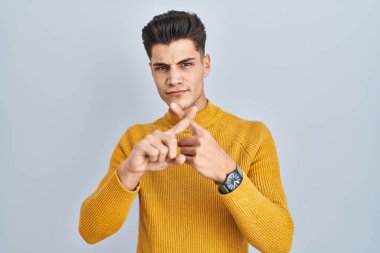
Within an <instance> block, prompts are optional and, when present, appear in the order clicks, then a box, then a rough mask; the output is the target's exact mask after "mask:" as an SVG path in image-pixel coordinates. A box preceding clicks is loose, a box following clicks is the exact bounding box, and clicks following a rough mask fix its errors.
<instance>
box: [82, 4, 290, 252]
mask: <svg viewBox="0 0 380 253" xmlns="http://www.w3.org/2000/svg"><path fill="white" fill-rule="evenodd" d="M142 38H143V42H144V46H145V49H146V52H147V54H148V57H149V59H150V63H149V64H150V68H151V73H152V75H153V78H154V81H155V84H156V87H157V90H158V93H159V95H160V97H161V98H162V100H163V101H164V102H165V103H166V104H167V105H168V106H169V108H168V111H167V112H166V114H165V115H163V116H162V117H161V118H159V119H157V120H155V121H154V122H152V123H149V124H136V125H133V126H130V127H129V128H128V129H127V130H126V131H125V133H124V134H123V135H122V136H121V138H120V140H119V142H118V143H117V145H116V147H115V149H114V151H113V153H112V156H111V160H110V165H109V168H108V171H107V174H106V175H105V176H104V178H103V179H102V181H101V182H100V184H99V186H98V187H97V189H96V191H95V192H94V193H92V194H91V195H90V196H88V197H87V198H86V199H85V200H84V202H83V204H82V206H81V210H80V220H79V232H80V234H81V236H82V237H83V238H84V240H85V241H86V242H88V243H90V244H94V243H97V242H99V241H101V240H103V239H105V238H107V237H108V236H110V235H112V234H114V233H115V232H117V231H118V230H119V229H120V227H121V226H122V225H123V223H124V221H125V219H126V217H127V215H128V212H129V210H130V207H131V205H132V203H133V201H134V199H135V197H136V196H137V195H138V196H139V211H140V216H139V234H138V235H139V237H138V246H137V252H165V253H167V252H218V253H221V252H229V253H230V252H248V243H250V244H251V245H252V246H254V247H255V248H257V249H258V250H260V251H261V252H289V251H290V249H291V246H292V239H293V230H294V226H293V220H292V217H291V215H290V213H289V210H288V205H287V201H286V197H285V193H284V190H283V187H282V182H281V178H280V168H279V161H278V158H277V151H276V147H275V143H274V140H273V138H272V135H271V133H270V131H269V129H268V128H267V127H266V125H265V124H264V123H262V122H260V121H249V120H245V119H241V118H239V117H237V116H234V115H232V114H230V113H227V112H225V111H223V110H222V109H221V108H219V107H218V106H216V105H214V104H213V103H211V101H210V100H209V99H208V98H206V96H205V93H204V78H206V77H207V76H208V74H209V73H210V67H211V61H210V56H209V55H208V54H205V42H206V33H205V28H204V25H203V24H202V22H201V20H200V19H199V17H198V16H197V15H196V14H192V13H187V12H179V11H169V12H167V13H164V14H162V15H158V16H155V17H154V18H153V20H151V21H150V22H149V23H148V24H147V25H146V26H145V27H144V28H143V31H142ZM128 252H132V249H129V250H128Z"/></svg>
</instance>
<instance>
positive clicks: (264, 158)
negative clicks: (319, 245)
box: [219, 122, 294, 253]
mask: <svg viewBox="0 0 380 253" xmlns="http://www.w3.org/2000/svg"><path fill="white" fill-rule="evenodd" d="M259 125H260V131H261V136H262V137H261V138H260V142H261V143H260V146H259V149H258V151H257V153H256V155H255V157H254V159H253V161H252V163H251V165H250V168H249V171H248V174H246V173H245V171H243V170H242V172H243V180H242V183H241V184H240V185H239V186H238V188H236V189H235V190H234V191H232V192H231V193H228V194H222V193H220V192H219V195H220V197H221V198H222V200H223V202H224V203H225V204H226V206H227V208H228V210H229V211H230V212H231V214H232V216H233V217H234V219H235V221H236V224H237V226H238V227H239V229H240V231H241V232H242V233H243V235H244V236H245V238H246V239H247V240H248V242H249V243H250V244H251V245H252V246H254V247H255V248H256V249H258V250H260V251H261V252H276V253H279V252H289V251H290V249H291V247H292V241H293V233H294V224H293V219H292V217H291V215H290V212H289V210H288V205H287V201H286V197H285V192H284V190H283V187H282V183H281V178H280V168H279V162H278V157H277V151H276V147H275V143H274V140H273V137H272V135H271V133H270V131H269V129H268V128H267V127H266V126H265V124H264V123H261V122H260V124H259Z"/></svg>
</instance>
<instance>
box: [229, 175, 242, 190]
mask: <svg viewBox="0 0 380 253" xmlns="http://www.w3.org/2000/svg"><path fill="white" fill-rule="evenodd" d="M240 183H241V177H240V175H238V174H237V173H233V174H231V175H230V176H229V177H228V180H227V187H228V189H230V190H233V189H235V188H236V187H238V185H239V184H240Z"/></svg>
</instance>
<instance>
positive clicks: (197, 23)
mask: <svg viewBox="0 0 380 253" xmlns="http://www.w3.org/2000/svg"><path fill="white" fill-rule="evenodd" d="M142 39H143V43H144V47H145V50H146V53H147V54H148V57H149V59H151V58H152V47H153V46H154V45H155V44H158V43H163V44H166V45H168V44H170V43H171V42H173V41H175V40H179V39H191V40H192V41H193V42H194V46H195V49H196V50H197V51H198V50H201V54H202V55H203V54H204V53H205V44H206V31H205V26H204V25H203V23H202V21H201V20H200V18H199V17H198V16H197V15H196V14H195V13H190V12H184V11H174V10H171V11H168V12H166V13H163V14H161V15H157V16H154V17H153V19H152V20H151V21H149V23H148V24H147V25H146V26H144V28H143V29H142Z"/></svg>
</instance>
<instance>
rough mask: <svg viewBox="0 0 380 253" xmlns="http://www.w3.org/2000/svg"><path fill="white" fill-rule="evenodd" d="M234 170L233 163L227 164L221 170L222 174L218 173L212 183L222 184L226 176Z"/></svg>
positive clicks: (234, 165)
mask: <svg viewBox="0 0 380 253" xmlns="http://www.w3.org/2000/svg"><path fill="white" fill-rule="evenodd" d="M234 170H236V163H235V162H234V161H232V162H230V163H229V165H227V166H225V168H224V169H223V170H222V172H220V173H219V174H218V175H217V176H216V178H215V179H214V181H215V182H218V183H224V182H225V181H226V179H227V175H228V174H229V173H231V172H232V171H234Z"/></svg>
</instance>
